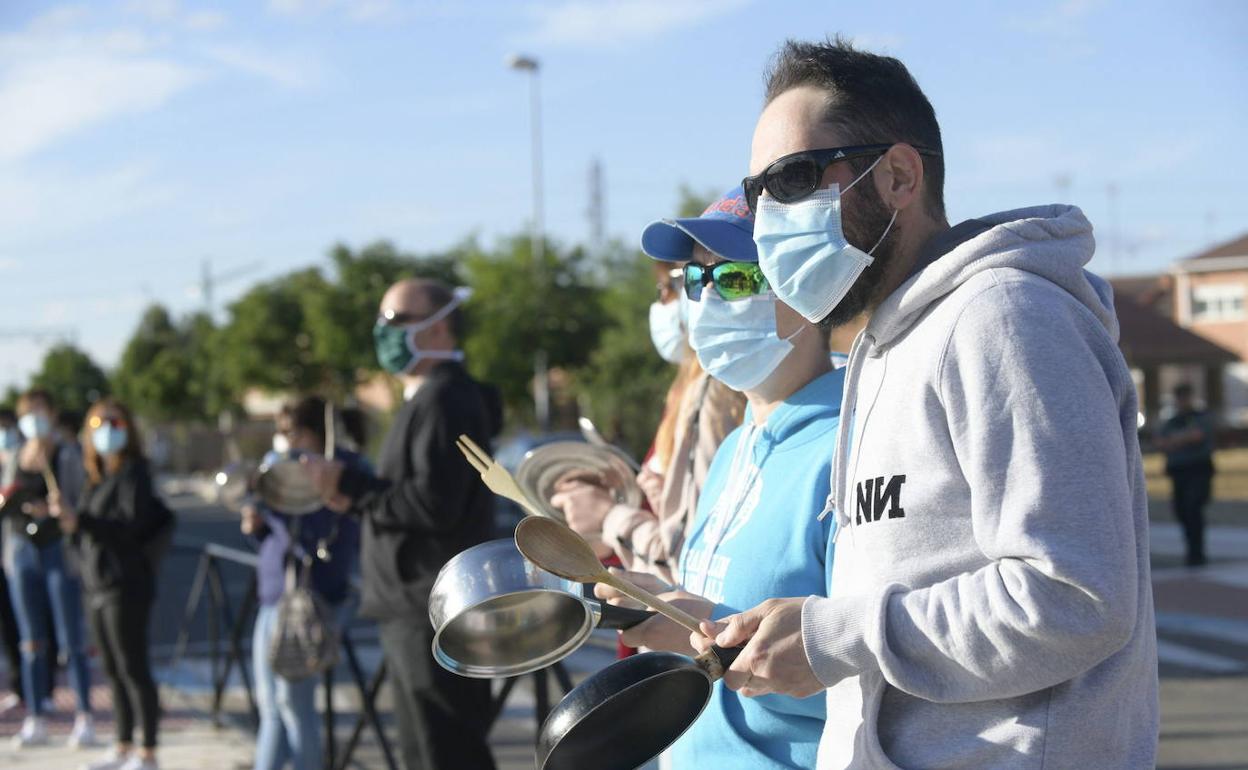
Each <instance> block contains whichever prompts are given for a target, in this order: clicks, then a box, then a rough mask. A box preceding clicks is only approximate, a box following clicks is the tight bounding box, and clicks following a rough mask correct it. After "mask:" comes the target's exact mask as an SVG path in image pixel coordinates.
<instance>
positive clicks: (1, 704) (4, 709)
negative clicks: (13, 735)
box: [0, 692, 22, 714]
mask: <svg viewBox="0 0 1248 770" xmlns="http://www.w3.org/2000/svg"><path fill="white" fill-rule="evenodd" d="M20 705H22V699H21V698H19V697H17V693H15V692H11V693H9V694H8V695H6V696H4V697H3V698H0V714H7V713H9V712H10V711H12V710H13V709H15V708H17V707H18V706H20Z"/></svg>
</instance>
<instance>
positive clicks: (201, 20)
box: [182, 11, 226, 32]
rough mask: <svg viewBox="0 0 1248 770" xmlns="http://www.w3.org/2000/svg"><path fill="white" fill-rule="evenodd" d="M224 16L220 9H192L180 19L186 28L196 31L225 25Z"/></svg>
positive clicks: (210, 29) (205, 30) (204, 30)
mask: <svg viewBox="0 0 1248 770" xmlns="http://www.w3.org/2000/svg"><path fill="white" fill-rule="evenodd" d="M225 22H226V16H225V14H224V13H221V12H220V11H194V12H192V13H188V14H187V15H186V17H185V18H184V19H183V20H182V23H183V24H185V25H186V28H187V29H193V30H196V31H198V32H211V31H212V30H215V29H220V28H221V27H224V26H225Z"/></svg>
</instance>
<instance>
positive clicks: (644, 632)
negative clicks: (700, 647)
mask: <svg viewBox="0 0 1248 770" xmlns="http://www.w3.org/2000/svg"><path fill="white" fill-rule="evenodd" d="M611 572H612V573H613V574H616V575H619V576H621V577H624V578H627V579H628V580H630V581H632V582H633V583H635V584H636V585H637V586H638V587H639V588H643V589H645V590H647V591H649V592H650V593H652V594H656V595H657V596H658V597H659V598H660V599H663V600H664V601H666V602H669V603H670V604H673V605H675V606H676V607H679V608H680V609H682V610H684V611H685V612H688V613H689V614H690V615H692V616H694V617H695V618H698V619H699V620H706V619H709V618H710V617H711V611H712V610H713V609H714V608H715V604H714V602H712V601H711V600H709V599H705V598H703V597H701V596H695V595H693V594H691V593H689V592H687V591H682V590H680V589H679V588H674V587H673V586H670V585H668V584H667V583H664V582H663V581H662V580H660V579H659V578H657V577H655V576H654V575H651V574H649V573H646V572H628V571H625V570H620V569H615V568H612V570H611ZM594 595H595V596H597V597H598V598H599V599H604V600H606V601H608V602H610V603H611V604H615V605H618V606H621V607H632V608H641V607H642V605H641V604H639V603H637V602H636V601H634V600H633V599H631V598H629V597H627V596H625V595H624V594H622V593H620V592H619V591H617V590H616V589H614V588H612V587H611V586H609V585H605V584H603V583H599V584H598V585H597V586H595V587H594ZM620 641H622V642H623V643H624V644H626V645H628V646H629V647H648V648H650V649H652V650H667V651H669V652H679V653H684V654H686V655H691V654H693V653H694V649H693V645H691V644H690V643H689V629H687V628H685V627H684V626H682V625H680V624H679V623H677V622H675V621H673V620H668V619H667V618H665V617H663V616H662V615H655V616H654V617H652V618H650V619H649V620H646V621H644V622H642V623H639V624H637V625H635V626H633V627H632V628H630V629H627V630H624V631H621V632H620Z"/></svg>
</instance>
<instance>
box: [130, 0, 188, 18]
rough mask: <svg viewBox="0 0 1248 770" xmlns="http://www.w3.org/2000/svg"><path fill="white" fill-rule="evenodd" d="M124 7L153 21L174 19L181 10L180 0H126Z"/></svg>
mask: <svg viewBox="0 0 1248 770" xmlns="http://www.w3.org/2000/svg"><path fill="white" fill-rule="evenodd" d="M124 8H125V9H126V10H127V11H129V12H130V13H133V14H137V15H139V16H145V17H147V18H149V19H151V20H153V21H172V20H173V19H174V18H176V17H177V15H178V11H180V10H181V9H180V8H179V7H178V0H126V4H125V6H124Z"/></svg>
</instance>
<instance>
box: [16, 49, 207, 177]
mask: <svg viewBox="0 0 1248 770" xmlns="http://www.w3.org/2000/svg"><path fill="white" fill-rule="evenodd" d="M197 77H198V76H197V74H196V73H195V72H194V71H192V70H190V69H189V68H187V67H184V66H182V65H179V64H176V63H174V62H172V61H164V60H160V59H151V58H120V57H117V56H116V55H112V54H109V53H107V52H104V51H96V52H88V51H84V52H83V53H80V54H68V53H58V54H54V55H51V56H46V57H43V58H37V59H33V60H28V61H22V62H18V63H17V64H16V65H15V66H13V67H11V68H10V69H9V71H8V72H7V74H6V76H5V77H4V80H3V82H2V83H0V115H4V116H6V117H5V120H4V121H3V122H0V162H3V161H10V162H11V161H15V160H20V159H22V158H24V157H26V156H29V155H32V154H34V153H36V152H38V151H39V150H41V149H43V148H44V147H46V146H48V145H50V144H52V143H54V142H56V141H59V140H61V139H63V138H65V137H67V136H69V135H72V134H74V133H77V132H79V131H82V130H83V129H85V128H88V127H90V126H92V125H95V124H97V123H102V122H104V121H106V120H109V119H112V118H116V117H119V116H122V115H126V114H132V113H136V112H146V111H148V110H152V109H155V108H156V107H159V106H160V105H161V104H163V103H165V102H166V101H168V100H169V99H170V98H172V97H173V96H174V95H175V94H177V93H178V92H180V91H182V90H184V89H185V88H187V87H188V86H190V85H191V84H192V83H194V82H195V80H196V79H197Z"/></svg>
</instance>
